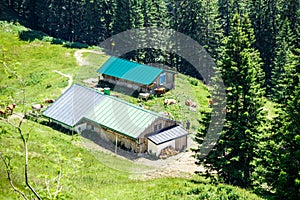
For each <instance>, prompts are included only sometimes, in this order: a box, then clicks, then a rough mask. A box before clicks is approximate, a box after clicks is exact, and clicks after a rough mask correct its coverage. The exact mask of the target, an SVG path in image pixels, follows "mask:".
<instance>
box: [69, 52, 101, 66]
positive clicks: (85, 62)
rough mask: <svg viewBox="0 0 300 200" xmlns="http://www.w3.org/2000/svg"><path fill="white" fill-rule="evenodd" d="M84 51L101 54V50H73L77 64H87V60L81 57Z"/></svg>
mask: <svg viewBox="0 0 300 200" xmlns="http://www.w3.org/2000/svg"><path fill="white" fill-rule="evenodd" d="M86 52H88V53H95V54H99V55H101V54H103V52H100V51H95V50H88V49H79V50H77V51H75V53H74V57H75V58H76V60H77V63H78V65H79V66H84V65H89V62H88V61H86V60H85V59H83V58H82V53H86Z"/></svg>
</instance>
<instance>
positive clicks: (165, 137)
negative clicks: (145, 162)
mask: <svg viewBox="0 0 300 200" xmlns="http://www.w3.org/2000/svg"><path fill="white" fill-rule="evenodd" d="M187 135H188V132H187V131H186V130H184V129H183V128H182V127H181V126H179V125H177V126H175V127H172V128H169V129H167V130H164V131H162V132H160V133H157V134H154V135H151V136H149V137H148V151H149V152H150V153H153V154H155V155H156V156H158V155H159V154H160V152H161V151H162V150H163V149H165V148H166V147H173V148H174V149H175V150H177V151H183V150H184V149H186V147H187Z"/></svg>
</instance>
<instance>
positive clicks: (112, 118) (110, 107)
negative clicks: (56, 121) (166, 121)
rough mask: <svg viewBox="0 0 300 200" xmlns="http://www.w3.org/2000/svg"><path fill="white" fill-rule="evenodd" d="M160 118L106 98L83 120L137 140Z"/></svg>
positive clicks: (130, 105) (125, 103) (112, 98)
mask: <svg viewBox="0 0 300 200" xmlns="http://www.w3.org/2000/svg"><path fill="white" fill-rule="evenodd" d="M160 117H162V116H160V115H158V114H156V113H153V112H151V111H148V110H145V109H143V108H140V107H138V106H134V105H132V104H129V103H127V102H125V101H122V100H119V99H116V98H114V97H109V96H107V97H106V98H103V99H102V100H101V101H100V102H99V104H98V105H97V106H96V107H95V108H94V109H93V110H91V111H90V112H89V113H88V114H87V115H86V116H85V118H87V119H89V120H91V121H94V122H95V123H98V124H100V125H102V126H104V127H107V128H110V129H113V130H114V131H116V132H118V133H121V134H123V135H127V136H129V137H131V138H133V139H137V138H138V137H139V136H140V134H141V133H143V131H144V130H145V129H146V128H148V127H149V126H150V125H151V124H152V123H153V122H154V121H155V120H156V119H158V118H160Z"/></svg>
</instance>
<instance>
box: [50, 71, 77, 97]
mask: <svg viewBox="0 0 300 200" xmlns="http://www.w3.org/2000/svg"><path fill="white" fill-rule="evenodd" d="M53 72H55V73H58V74H60V75H62V76H64V77H67V78H69V80H68V86H67V87H66V88H65V89H63V90H62V91H61V93H64V92H65V91H66V90H67V89H69V88H70V87H71V85H72V83H73V77H72V76H71V75H69V74H64V73H62V72H60V71H58V70H53Z"/></svg>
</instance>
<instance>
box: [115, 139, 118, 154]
mask: <svg viewBox="0 0 300 200" xmlns="http://www.w3.org/2000/svg"><path fill="white" fill-rule="evenodd" d="M117 149H118V135H116V146H115V153H117Z"/></svg>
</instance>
